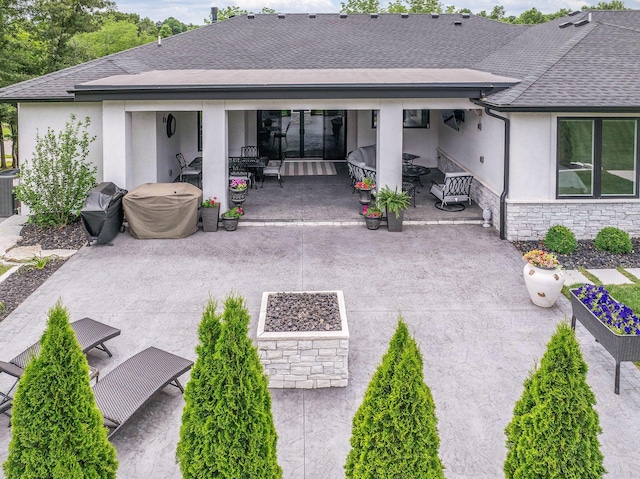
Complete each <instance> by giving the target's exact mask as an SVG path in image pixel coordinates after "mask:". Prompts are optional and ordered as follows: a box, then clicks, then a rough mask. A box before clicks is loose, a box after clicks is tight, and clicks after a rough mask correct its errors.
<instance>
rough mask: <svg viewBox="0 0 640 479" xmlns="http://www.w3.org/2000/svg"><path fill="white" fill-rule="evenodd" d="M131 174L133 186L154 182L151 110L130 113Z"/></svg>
mask: <svg viewBox="0 0 640 479" xmlns="http://www.w3.org/2000/svg"><path fill="white" fill-rule="evenodd" d="M131 131H132V135H131V150H132V157H131V158H132V159H133V161H132V162H131V174H132V179H133V186H138V185H140V184H142V183H155V182H156V179H157V171H156V154H157V145H156V134H155V133H156V113H155V112H152V111H144V112H142V111H141V112H138V111H137V112H133V113H132V114H131Z"/></svg>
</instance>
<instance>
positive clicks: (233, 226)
mask: <svg viewBox="0 0 640 479" xmlns="http://www.w3.org/2000/svg"><path fill="white" fill-rule="evenodd" d="M239 221H240V218H225V217H224V216H222V226H224V229H225V231H235V230H237V229H238V222H239Z"/></svg>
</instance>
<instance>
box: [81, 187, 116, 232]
mask: <svg viewBox="0 0 640 479" xmlns="http://www.w3.org/2000/svg"><path fill="white" fill-rule="evenodd" d="M126 193H127V190H123V189H122V188H118V187H117V186H116V185H115V184H114V183H110V182H105V183H100V184H99V185H98V186H96V187H95V188H93V189H92V190H91V191H89V194H88V195H87V199H86V200H85V201H84V206H83V207H82V209H81V210H80V220H81V222H82V226H83V229H84V232H85V234H86V235H87V242H88V244H92V243H96V244H106V243H110V242H111V240H112V239H113V238H115V237H116V235H117V234H118V231H120V229H121V228H122V220H123V212H122V198H123V197H124V195H125V194H126Z"/></svg>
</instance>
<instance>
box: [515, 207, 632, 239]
mask: <svg viewBox="0 0 640 479" xmlns="http://www.w3.org/2000/svg"><path fill="white" fill-rule="evenodd" d="M558 224H559V225H563V226H566V227H567V228H569V229H570V230H571V231H573V234H575V235H576V238H578V239H593V238H595V237H596V235H597V234H598V232H599V231H600V230H601V229H602V228H604V227H605V226H615V227H616V228H620V229H621V230H624V231H626V232H627V233H629V235H631V236H632V237H635V236H640V202H639V201H638V200H635V201H634V200H557V201H540V202H527V203H522V202H510V201H509V200H507V231H506V234H507V239H508V240H509V241H517V240H538V239H541V238H544V235H545V234H546V233H547V230H548V229H549V228H550V227H551V226H553V225H558Z"/></svg>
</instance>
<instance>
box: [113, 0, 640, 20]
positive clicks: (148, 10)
mask: <svg viewBox="0 0 640 479" xmlns="http://www.w3.org/2000/svg"><path fill="white" fill-rule="evenodd" d="M343 1H345V2H346V0H343ZM598 1H599V0H590V1H589V0H503V1H502V2H499V1H497V0H474V1H471V0H460V3H457V2H456V0H450V1H447V0H443V1H442V3H443V4H444V5H454V6H455V7H456V8H469V9H470V10H471V11H472V12H474V13H477V12H479V11H481V10H486V11H487V12H490V11H491V10H492V9H493V7H494V6H495V5H503V6H504V8H505V11H506V14H507V15H516V16H517V15H520V14H521V13H522V12H523V11H525V10H529V9H530V8H532V7H534V6H535V7H536V8H537V9H538V10H540V11H541V12H543V13H553V12H557V11H558V10H560V9H561V8H568V9H571V10H580V8H581V7H582V5H585V4H587V5H595V4H597V3H598ZM115 2H116V5H117V6H118V11H120V12H123V13H137V14H138V15H140V16H141V17H143V18H144V17H149V18H150V19H151V20H153V21H154V22H158V21H162V20H165V19H166V18H168V17H174V18H177V19H178V20H180V21H181V22H182V23H187V24H189V23H192V24H194V25H203V24H204V19H205V18H208V17H209V14H210V12H211V7H214V6H217V7H218V8H225V7H227V6H229V5H235V6H237V7H240V8H242V9H244V10H248V11H250V12H251V11H253V12H259V11H260V10H261V9H262V7H269V8H272V9H274V10H275V11H277V12H278V13H332V12H333V13H337V12H339V11H340V0H237V1H232V2H228V1H227V2H225V3H222V2H220V3H218V2H215V1H211V0H209V1H204V0H200V1H197V0H115ZM387 3H388V1H385V0H381V1H380V4H381V5H382V6H385V5H386V4H387ZM624 4H625V5H626V6H627V7H628V8H633V9H640V0H625V1H624Z"/></svg>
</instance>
